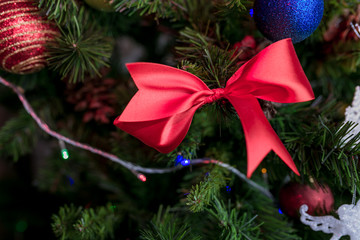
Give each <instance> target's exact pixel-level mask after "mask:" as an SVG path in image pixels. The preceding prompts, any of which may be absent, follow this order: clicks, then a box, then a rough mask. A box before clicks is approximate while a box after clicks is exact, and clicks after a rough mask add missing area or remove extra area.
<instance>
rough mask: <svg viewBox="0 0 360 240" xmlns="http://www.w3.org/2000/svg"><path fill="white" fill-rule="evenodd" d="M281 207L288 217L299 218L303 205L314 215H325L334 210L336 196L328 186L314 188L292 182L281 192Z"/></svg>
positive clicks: (316, 185)
mask: <svg viewBox="0 0 360 240" xmlns="http://www.w3.org/2000/svg"><path fill="white" fill-rule="evenodd" d="M279 198H280V199H279V200H280V207H281V210H282V211H283V212H284V213H285V214H286V215H288V216H290V217H294V218H297V217H299V216H300V213H299V209H300V207H301V205H303V204H306V205H308V207H309V211H308V213H309V214H310V215H313V214H314V213H315V214H317V215H325V214H328V213H329V212H330V211H332V209H333V205H334V196H333V194H332V192H331V189H330V188H329V186H327V185H323V186H319V185H318V184H314V186H313V187H310V186H309V185H304V184H300V183H295V182H290V183H288V184H286V185H284V186H283V187H282V188H281V190H280V197H279Z"/></svg>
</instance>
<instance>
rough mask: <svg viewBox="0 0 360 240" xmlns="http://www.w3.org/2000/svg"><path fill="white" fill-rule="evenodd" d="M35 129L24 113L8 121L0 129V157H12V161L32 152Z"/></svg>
mask: <svg viewBox="0 0 360 240" xmlns="http://www.w3.org/2000/svg"><path fill="white" fill-rule="evenodd" d="M35 132H36V127H35V124H34V122H33V121H32V119H31V117H30V116H29V115H28V114H27V113H26V112H25V111H21V112H20V114H19V115H18V116H17V117H16V118H13V119H11V120H9V121H7V122H6V124H5V125H4V126H3V127H2V128H1V129H0V155H3V156H12V157H13V161H17V160H19V157H20V156H23V155H25V154H28V153H31V152H32V147H33V145H34V142H35V141H36V134H35Z"/></svg>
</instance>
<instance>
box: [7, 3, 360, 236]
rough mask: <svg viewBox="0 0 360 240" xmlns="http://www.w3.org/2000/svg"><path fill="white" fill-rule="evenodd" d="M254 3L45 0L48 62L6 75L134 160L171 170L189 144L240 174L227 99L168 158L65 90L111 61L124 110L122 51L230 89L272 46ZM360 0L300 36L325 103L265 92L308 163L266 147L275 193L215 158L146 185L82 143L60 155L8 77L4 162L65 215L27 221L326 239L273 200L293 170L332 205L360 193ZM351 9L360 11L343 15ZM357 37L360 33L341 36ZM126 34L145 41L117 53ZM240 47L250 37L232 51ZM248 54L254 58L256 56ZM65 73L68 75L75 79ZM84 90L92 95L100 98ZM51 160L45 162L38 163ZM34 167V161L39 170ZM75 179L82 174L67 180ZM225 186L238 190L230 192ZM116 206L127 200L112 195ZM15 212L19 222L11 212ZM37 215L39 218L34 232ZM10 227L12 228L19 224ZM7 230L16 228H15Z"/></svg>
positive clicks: (73, 230)
mask: <svg viewBox="0 0 360 240" xmlns="http://www.w3.org/2000/svg"><path fill="white" fill-rule="evenodd" d="M252 3H253V1H245V0H223V1H218V0H189V1H185V0H171V1H170V0H138V1H134V0H131V1H125V0H114V1H113V6H114V8H115V9H116V11H115V12H112V13H105V12H100V11H97V10H96V9H91V8H90V7H89V6H88V5H87V4H85V3H84V1H78V0H39V1H38V3H37V5H38V6H39V8H41V10H42V13H43V14H45V15H47V16H48V18H49V19H50V20H52V21H55V23H56V24H57V26H58V28H59V31H60V32H61V36H60V37H59V38H57V44H56V45H51V46H49V51H50V58H49V59H48V60H49V63H50V68H49V69H46V70H43V71H41V72H39V73H34V74H31V75H26V76H18V75H13V74H10V73H6V72H0V75H1V77H4V78H6V79H7V80H10V81H11V82H13V83H15V84H17V85H19V86H21V87H22V88H24V89H25V91H26V95H27V96H29V98H30V99H31V101H30V102H31V104H32V105H35V107H34V108H35V110H36V112H38V113H39V115H40V116H41V118H42V119H44V120H45V122H47V123H48V124H49V126H51V128H54V129H57V130H59V131H61V132H62V133H64V134H65V135H67V136H69V137H70V138H74V139H77V140H81V141H84V142H86V143H87V144H90V145H94V146H96V147H99V148H101V149H104V150H105V151H109V152H111V153H113V154H115V155H117V156H119V157H120V158H123V159H124V160H127V161H130V162H133V163H136V164H140V165H142V166H147V167H154V168H155V167H159V168H163V167H166V166H167V167H170V166H173V165H174V160H175V159H176V157H177V156H178V155H179V154H181V155H182V156H183V157H184V158H187V159H194V158H209V159H217V160H219V161H222V162H224V163H227V164H229V165H231V166H234V167H236V168H237V169H239V170H240V171H242V172H243V171H245V169H246V164H247V163H246V146H245V140H244V133H243V131H242V127H241V123H240V121H239V119H238V116H237V115H236V112H235V111H234V109H233V107H232V106H231V104H229V103H228V102H227V101H217V102H216V103H213V104H211V105H209V106H204V107H202V108H201V109H199V111H197V113H196V114H195V116H194V120H193V122H192V125H191V128H190V130H189V133H188V134H187V136H186V138H185V139H184V141H183V142H182V144H181V145H180V146H179V147H178V148H177V149H176V150H175V151H173V152H171V153H169V154H159V153H157V152H156V151H155V150H153V149H150V148H149V147H147V146H145V145H144V144H143V143H141V142H140V141H138V140H137V139H135V138H133V137H132V136H129V135H128V134H126V133H124V132H123V131H120V130H115V128H114V127H113V126H111V125H110V124H109V125H100V124H98V123H93V122H89V123H84V122H81V117H80V116H79V114H78V113H76V112H74V111H73V109H74V106H72V105H71V104H70V103H69V102H68V101H67V100H66V99H67V98H69V96H70V95H71V94H77V93H76V92H71V91H69V88H68V87H67V84H68V83H77V84H79V86H84V85H85V86H86V83H87V81H83V80H85V79H86V80H91V78H92V77H94V76H100V75H101V74H100V73H101V71H100V70H101V68H102V67H106V68H110V67H112V68H113V69H111V71H110V72H109V73H107V75H106V77H108V78H113V80H114V81H116V87H115V88H114V89H113V92H114V93H116V95H117V96H116V97H117V99H116V101H117V102H118V105H117V106H116V114H120V113H121V112H122V110H123V109H124V107H125V106H126V104H127V102H128V101H129V99H130V98H131V96H132V95H133V94H134V93H135V92H136V91H137V89H136V86H135V85H134V83H133V82H132V80H130V76H129V75H128V74H127V72H126V71H125V70H124V69H116V67H114V66H115V65H116V64H118V63H115V64H114V63H113V62H112V61H117V60H118V59H121V61H124V62H126V61H146V62H160V63H165V64H167V65H173V66H178V67H179V68H180V69H182V70H185V71H188V72H190V73H192V74H194V75H196V76H198V77H199V78H200V79H201V80H203V81H204V82H205V83H206V84H207V86H208V87H209V88H211V89H212V88H222V87H224V86H225V85H226V81H227V80H228V79H229V78H230V77H231V76H232V75H233V74H234V73H235V72H236V70H237V69H238V68H239V67H240V66H241V65H242V64H243V63H244V62H245V60H247V59H249V58H251V57H252V56H253V55H255V54H256V53H257V52H258V51H260V50H261V49H262V48H264V47H265V46H267V45H268V44H270V42H269V41H267V40H265V39H264V38H263V37H262V35H261V34H260V33H259V32H258V31H257V30H256V26H255V24H254V22H253V20H252V18H251V16H250V14H249V11H250V9H251V8H252ZM358 4H359V3H358V0H344V1H338V0H329V1H325V14H324V17H323V20H322V23H321V24H320V26H319V28H318V29H317V30H316V32H315V33H314V34H313V35H312V36H311V37H310V38H308V39H306V40H305V41H303V42H301V43H299V44H296V45H295V48H296V52H297V54H298V56H299V59H300V62H301V65H302V66H303V68H304V71H305V73H306V75H307V76H308V78H309V80H310V82H311V85H312V87H313V89H314V92H315V96H316V100H315V101H313V102H307V103H299V104H273V103H270V102H266V101H259V102H260V104H261V106H262V109H263V111H264V112H265V113H266V116H267V117H268V118H269V121H270V123H271V125H272V126H273V128H274V129H275V131H276V132H277V134H278V135H279V137H280V139H281V140H282V141H283V143H284V145H285V146H286V148H287V149H288V151H289V153H290V154H291V155H292V157H293V159H294V162H295V164H296V165H297V166H298V169H299V170H300V173H301V176H300V177H298V176H295V175H294V174H293V173H292V172H291V171H290V170H289V169H288V168H287V166H285V164H284V163H283V162H282V161H281V160H280V159H279V158H278V157H277V156H276V155H275V154H272V153H270V154H269V155H268V156H267V157H266V158H265V159H264V161H263V162H262V163H261V165H260V167H259V169H261V168H264V169H266V171H267V172H266V174H264V173H261V171H259V170H257V171H255V172H254V174H253V176H252V178H251V180H252V181H254V182H256V183H257V184H259V185H260V186H263V187H264V188H266V189H268V190H269V191H270V192H271V193H272V194H273V195H274V199H275V200H272V199H269V198H267V197H265V196H263V195H262V194H261V193H260V192H258V191H255V190H253V189H252V188H251V187H250V186H248V185H247V183H246V182H244V181H243V180H239V179H238V178H237V177H236V176H235V175H233V174H232V173H230V172H228V171H227V170H224V169H223V168H221V167H219V166H214V165H211V164H206V165H205V164H204V165H196V166H192V165H190V166H189V167H184V168H180V167H178V169H181V170H179V171H178V172H177V173H171V174H162V175H150V174H149V175H147V178H148V180H147V182H145V183H143V182H140V181H138V180H137V179H136V177H134V176H133V175H132V173H131V172H128V171H126V170H125V169H124V168H122V166H119V165H116V164H113V163H111V164H110V163H109V162H108V161H106V160H104V159H102V158H100V157H94V155H93V154H87V153H86V152H85V151H77V149H76V148H72V147H71V148H70V149H69V150H70V155H71V158H70V159H68V160H67V161H59V148H58V146H57V145H58V142H57V141H56V140H50V138H48V137H47V136H45V135H41V134H39V128H38V127H37V125H36V123H35V122H34V121H33V119H32V118H31V117H30V116H29V115H28V114H27V113H26V112H25V111H24V110H20V109H22V106H21V103H20V102H19V101H17V100H16V101H13V98H8V97H7V96H6V94H7V93H6V94H3V93H5V92H6V91H7V90H8V89H6V88H3V87H2V86H0V90H1V91H0V93H1V94H0V104H1V105H2V106H5V107H6V108H7V109H8V110H10V111H11V112H12V113H14V114H15V115H16V117H14V118H12V119H10V120H9V121H7V122H6V123H5V124H4V125H3V126H0V127H1V128H0V157H2V158H4V159H5V158H6V160H7V159H9V158H11V157H12V159H13V162H12V163H11V161H6V163H7V164H8V163H9V162H10V163H11V164H13V165H14V169H15V170H14V169H11V171H13V172H16V171H19V173H18V175H19V176H20V177H21V178H26V181H27V182H29V183H30V182H31V183H32V184H33V187H34V188H36V189H40V190H41V191H42V192H43V193H44V194H48V195H51V196H53V197H54V198H56V199H58V202H54V203H53V202H51V201H49V202H50V203H51V205H52V206H53V207H55V208H56V209H59V211H58V213H57V214H53V210H51V211H52V212H51V213H47V214H48V215H49V217H50V216H51V215H52V224H51V226H50V224H49V222H48V221H47V220H46V223H45V224H43V225H41V223H38V222H40V221H37V219H36V217H37V214H32V215H30V216H26V218H28V219H34V221H33V222H34V223H33V222H31V221H29V229H31V230H33V229H41V230H42V229H46V228H48V230H50V231H51V229H50V228H51V227H52V230H53V233H54V234H55V236H56V237H57V238H58V239H62V240H66V239H69V240H70V239H71V240H72V239H76V240H78V239H80V240H82V239H84V240H85V239H119V238H121V239H138V238H141V239H145V240H150V239H164V240H165V239H166V240H168V239H174V240H198V239H207V240H213V239H214V240H219V239H228V240H238V239H254V240H256V239H268V240H282V239H289V240H298V239H305V240H307V239H328V235H325V234H322V233H315V232H313V231H312V230H311V229H310V228H309V227H306V226H303V225H302V224H301V223H299V222H298V221H296V220H292V219H289V218H287V217H286V216H285V215H283V214H280V213H279V212H278V209H279V206H278V205H277V204H278V203H277V200H276V199H277V193H278V192H279V190H280V188H281V186H282V185H283V183H284V182H285V181H288V180H290V181H297V182H303V183H306V184H310V185H311V182H312V181H314V180H315V181H316V182H320V184H322V183H325V184H328V185H329V186H330V188H331V189H332V191H333V192H334V197H335V209H336V208H337V207H338V206H339V205H341V204H344V203H350V202H351V200H352V199H351V197H352V196H355V197H356V196H358V195H357V193H358V192H359V190H360V184H359V173H358V172H359V154H360V143H359V141H360V134H356V135H355V136H351V137H350V138H349V137H348V138H346V137H345V136H347V134H348V133H349V132H350V131H351V130H352V129H353V128H354V127H355V126H357V123H344V122H343V120H344V109H345V107H346V106H348V105H349V103H350V102H351V99H352V97H353V92H354V87H355V86H356V85H360V74H359V71H358V66H359V64H360V60H359V59H360V58H359V56H360V54H359V47H360V41H358V39H357V38H356V37H354V36H355V35H354V33H353V32H352V31H353V30H352V29H351V28H349V27H348V26H347V25H346V24H347V23H346V21H350V20H351V21H352V22H353V23H356V22H355V20H357V19H358V17H359V14H360V13H358V9H357V8H358ZM345 13H346V14H347V15H346V14H345ZM349 14H352V15H351V16H352V18H351V19H350V18H349V19H347V17H348V16H349ZM339 16H341V17H339ZM346 16H347V17H346ZM334 17H338V19H340V20H344V21H345V20H346V21H345V25H346V26H345V28H344V29H341V28H339V26H338V25H336V26H337V28H335V30H336V31H338V33H336V32H335V33H336V34H338V35H336V36H337V37H336V38H334V40H331V41H325V40H324V37H323V36H324V34H325V32H326V31H329V28H330V27H331V26H332V27H334V25H331V24H333V23H332V22H331V20H332V19H334ZM342 24H344V23H342ZM340 27H341V26H340ZM333 30H334V29H333ZM335 30H334V31H335ZM341 31H343V32H341ZM335 33H334V34H335ZM350 33H351V34H353V35H354V36H351V37H348V38H345V37H344V35H346V34H350ZM119 36H121V37H122V38H126V39H130V40H129V41H130V42H131V43H133V45H135V46H137V47H134V46H131V44H129V46H126V47H124V49H122V51H123V52H121V54H119V52H118V51H117V50H115V51H113V46H114V43H115V42H117V44H119V41H118V39H117V38H118V37H119ZM245 36H252V37H253V38H254V43H253V44H254V45H255V46H249V45H246V44H245V45H244V44H243V43H242V40H243V39H244V37H245ZM342 37H343V38H342ZM164 39H165V40H164ZM166 41H167V42H166ZM164 42H165V43H164ZM234 43H237V44H238V45H241V47H240V48H239V49H236V48H235V46H234ZM139 46H140V47H139ZM164 46H166V47H164ZM168 47H169V48H168ZM127 51H128V52H127ZM139 52H140V53H141V54H140V53H139ZM248 52H251V54H250V53H249V55H247V53H248ZM111 54H113V58H111ZM118 54H119V55H121V57H118V56H117V55H118ZM127 54H128V55H127ZM114 56H115V57H114ZM242 57H243V58H242ZM114 59H116V60H114ZM244 59H245V60H244ZM60 80H66V84H64V82H62V81H60ZM96 91H97V89H93V90H92V91H90V92H96ZM84 96H85V98H88V99H86V100H89V101H90V100H91V99H92V98H93V97H94V96H91V94H88V95H84ZM9 99H10V100H9ZM88 107H89V106H88ZM114 108H115V107H114ZM0 110H1V109H0ZM114 114H115V113H114ZM0 117H1V116H0ZM0 120H1V119H0ZM39 138H43V139H46V141H47V142H48V145H46V146H47V147H48V149H46V150H49V151H51V152H52V153H51V154H49V155H47V156H46V157H45V158H44V159H35V160H34V159H33V158H34V156H37V155H35V154H34V153H33V151H34V146H35V145H36V142H37V140H38V139H39ZM53 146H56V147H53ZM24 156H32V157H33V158H24ZM0 160H2V159H0ZM42 160H43V161H44V160H45V161H44V162H45V163H42V164H39V163H38V161H39V162H41V161H42ZM22 164H25V167H24V166H23V165H22ZM2 166H3V165H0V167H2ZM33 168H34V169H35V168H37V169H36V171H35V170H34V171H33V170H32V169H33ZM19 169H21V170H19ZM24 169H25V170H26V171H29V174H25V175H28V176H23V175H24V171H25V170H24ZM1 170H2V169H0V191H1V190H2V184H1V183H2V182H1V181H2V179H1V177H2V176H1V174H2V172H3V171H1ZM4 172H6V171H4ZM14 175H16V174H14ZM19 176H18V177H19ZM70 176H71V177H70ZM20 177H19V178H20ZM70 180H71V181H73V182H76V183H75V184H73V182H72V183H71V184H69V181H70ZM65 182H66V184H64V183H65ZM70 185H74V186H70ZM226 186H227V187H228V188H226V189H232V190H231V191H226V189H225V187H226ZM10 187H12V185H11V186H10ZM2 196H4V198H0V204H3V203H4V202H5V200H6V199H10V200H9V201H10V202H11V201H12V200H13V199H14V197H13V196H12V194H8V195H6V194H3V195H2ZM4 199H5V200H4ZM89 202H93V203H92V206H94V207H93V208H84V207H76V206H75V205H74V204H76V205H78V206H85V205H86V204H87V203H89ZM106 202H117V203H118V204H117V205H113V204H110V203H109V204H107V205H103V204H104V203H106ZM68 203H73V204H70V205H68ZM102 205H103V206H102ZM60 206H61V207H60ZM159 206H160V207H159ZM163 206H168V207H166V208H164V207H163ZM0 207H1V206H0ZM28 208H32V205H29V206H28ZM45 208H46V207H45V206H44V209H45ZM0 210H1V211H0V230H2V229H3V228H2V226H3V225H4V220H3V219H5V218H6V217H8V216H9V215H3V214H6V212H7V209H6V207H4V208H0ZM156 211H157V213H156V214H154V213H155V212H156ZM331 214H332V213H331ZM10 215H11V216H12V215H13V214H12V213H11V214H10ZM4 216H5V217H4ZM21 216H22V215H21ZM152 216H153V217H152ZM14 218H15V215H14ZM24 218H25V217H24ZM16 221H18V219H13V222H16ZM36 224H38V225H41V227H39V228H37V227H38V226H37V225H36ZM46 224H47V225H46ZM4 226H6V227H7V228H8V229H15V226H12V225H11V226H10V225H4ZM144 226H145V227H144ZM11 231H13V230H11ZM11 231H10V232H11ZM33 231H34V230H33ZM28 232H29V231H28ZM35 232H36V234H35V235H34V234H33V235H31V236H36V237H38V238H39V239H40V238H41V236H40V235H41V234H45V233H43V231H37V230H35ZM53 233H51V234H53ZM0 234H1V231H0ZM16 234H20V235H21V234H29V235H30V234H31V233H27V232H24V233H19V232H17V233H16ZM8 235H11V237H12V236H14V232H11V233H10V234H8ZM6 237H7V235H5V236H4V239H5V238H6ZM26 237H27V236H26ZM26 237H24V238H26ZM53 237H54V235H51V237H49V236H46V237H44V238H45V239H51V238H53ZM9 238H10V237H9ZM30 238H31V237H30Z"/></svg>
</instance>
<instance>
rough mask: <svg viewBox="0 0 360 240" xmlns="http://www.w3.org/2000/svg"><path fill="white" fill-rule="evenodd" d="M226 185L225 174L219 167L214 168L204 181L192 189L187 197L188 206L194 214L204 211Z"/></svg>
mask: <svg viewBox="0 0 360 240" xmlns="http://www.w3.org/2000/svg"><path fill="white" fill-rule="evenodd" d="M225 185H226V178H225V172H224V170H223V169H221V168H219V167H214V168H213V169H212V170H211V171H210V172H208V173H206V175H205V179H204V181H201V182H200V183H198V184H196V185H195V186H193V187H192V189H191V191H190V193H189V194H188V195H187V205H189V206H190V210H191V211H193V212H200V211H203V210H204V208H205V207H206V206H208V205H209V204H210V203H211V201H212V200H213V198H214V197H216V195H218V194H219V192H220V188H222V187H224V186H225Z"/></svg>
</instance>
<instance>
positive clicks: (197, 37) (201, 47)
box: [175, 28, 239, 88]
mask: <svg viewBox="0 0 360 240" xmlns="http://www.w3.org/2000/svg"><path fill="white" fill-rule="evenodd" d="M208 31H209V29H207V30H206V31H205V33H204V34H202V33H200V32H198V31H196V30H194V29H191V28H185V29H184V30H183V31H181V32H180V36H181V37H180V39H179V42H180V43H181V44H182V46H177V47H176V48H175V49H176V50H177V53H178V54H179V55H180V56H183V57H184V58H186V61H182V65H181V68H182V69H184V70H186V71H189V72H191V73H193V74H195V75H197V76H198V77H199V78H200V79H202V80H203V81H204V82H205V83H207V85H208V86H209V88H220V87H224V86H225V84H226V81H227V80H228V79H229V78H230V77H231V76H232V75H233V74H234V73H235V71H236V70H237V69H238V68H239V66H238V65H236V59H237V56H234V51H231V50H229V45H228V46H227V47H226V48H225V49H222V48H220V47H218V46H216V45H214V43H215V42H216V41H215V39H213V38H211V37H208V36H207V35H208Z"/></svg>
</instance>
